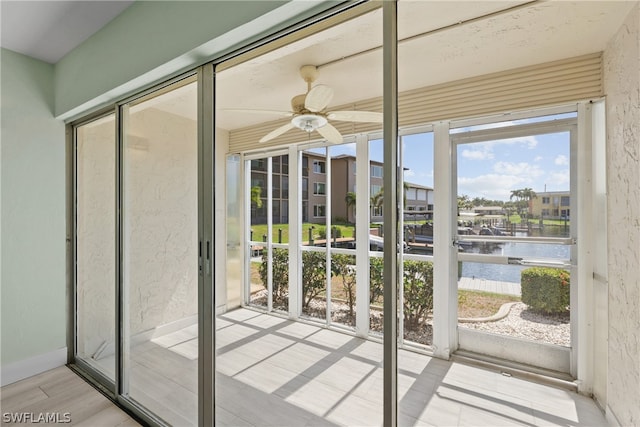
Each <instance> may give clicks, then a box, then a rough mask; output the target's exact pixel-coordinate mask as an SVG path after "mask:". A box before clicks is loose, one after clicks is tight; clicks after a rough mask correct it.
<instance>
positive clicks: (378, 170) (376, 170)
mask: <svg viewBox="0 0 640 427" xmlns="http://www.w3.org/2000/svg"><path fill="white" fill-rule="evenodd" d="M371 176H372V177H373V178H382V166H378V165H371Z"/></svg>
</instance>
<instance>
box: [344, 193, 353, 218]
mask: <svg viewBox="0 0 640 427" xmlns="http://www.w3.org/2000/svg"><path fill="white" fill-rule="evenodd" d="M344 201H345V203H346V204H347V220H349V208H350V207H353V215H354V216H355V214H356V193H354V192H353V191H349V192H348V193H347V195H346V196H345V198H344Z"/></svg>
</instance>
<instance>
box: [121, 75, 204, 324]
mask: <svg viewBox="0 0 640 427" xmlns="http://www.w3.org/2000/svg"><path fill="white" fill-rule="evenodd" d="M185 88H187V90H189V91H195V90H196V87H195V85H194V84H191V85H190V86H188V87H185ZM168 95H172V94H171V93H169V94H168ZM166 96H167V95H162V98H164V97H166ZM156 99H161V98H160V97H159V98H156ZM194 99H195V97H194ZM152 101H154V100H152ZM167 104H170V102H168V103H167ZM143 105H144V104H141V105H140V107H143ZM133 110H134V109H133V108H132V109H131V114H130V116H129V118H128V120H127V122H128V125H129V128H128V130H127V133H128V134H129V135H132V136H134V137H133V138H131V136H130V137H129V138H128V141H127V144H126V146H125V153H124V161H123V169H124V177H123V184H124V185H123V187H124V188H123V192H124V201H123V203H124V207H123V213H124V218H123V222H124V236H123V246H124V260H123V265H124V266H123V269H124V270H123V277H124V281H125V283H126V284H125V286H127V287H128V288H129V307H130V309H129V317H130V333H131V334H132V335H136V334H138V333H141V332H145V331H149V330H152V329H154V328H156V327H158V326H161V325H167V324H169V323H171V322H175V321H178V320H182V319H184V318H188V317H190V316H194V315H197V313H198V179H197V176H198V139H197V127H196V121H195V120H191V119H189V118H186V117H183V116H180V115H177V114H172V113H169V112H165V111H161V110H159V109H157V108H153V107H151V108H147V106H146V105H144V108H142V109H141V110H139V111H136V112H134V111H133Z"/></svg>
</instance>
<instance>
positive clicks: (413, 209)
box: [407, 206, 416, 211]
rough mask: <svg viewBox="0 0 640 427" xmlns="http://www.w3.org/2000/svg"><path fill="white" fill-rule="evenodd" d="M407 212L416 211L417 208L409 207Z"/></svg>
mask: <svg viewBox="0 0 640 427" xmlns="http://www.w3.org/2000/svg"><path fill="white" fill-rule="evenodd" d="M407 210H408V211H415V210H416V207H415V206H407Z"/></svg>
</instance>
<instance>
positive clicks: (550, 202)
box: [453, 119, 576, 372]
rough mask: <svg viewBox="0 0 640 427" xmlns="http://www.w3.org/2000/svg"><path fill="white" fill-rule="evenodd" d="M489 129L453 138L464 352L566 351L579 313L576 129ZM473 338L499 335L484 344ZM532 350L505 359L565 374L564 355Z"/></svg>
mask: <svg viewBox="0 0 640 427" xmlns="http://www.w3.org/2000/svg"><path fill="white" fill-rule="evenodd" d="M564 120H565V121H566V120H567V119H564ZM527 125H528V124H523V125H522V126H527ZM550 126H556V128H555V130H549V129H550ZM560 127H562V126H560ZM487 128H489V129H488V130H487ZM491 128H492V126H491V125H487V126H484V127H482V128H481V129H465V130H458V131H456V132H455V133H454V134H455V135H456V136H455V137H454V138H453V139H454V141H457V142H458V144H457V145H456V165H457V177H456V178H457V204H458V218H457V222H458V233H457V234H458V236H457V241H458V247H459V253H458V327H459V331H460V347H461V348H462V349H464V350H472V351H477V352H480V353H487V354H490V355H494V356H496V355H498V354H499V353H500V350H499V347H500V346H501V345H504V344H499V342H500V340H502V339H512V338H518V339H524V340H527V341H530V342H531V343H546V344H553V345H556V346H560V347H563V348H565V349H568V348H569V347H570V346H571V325H570V316H571V311H572V310H573V309H575V307H573V306H571V304H570V300H571V289H572V286H571V270H572V267H573V266H572V259H573V256H572V248H573V236H575V233H574V229H575V228H574V226H572V224H571V207H572V205H573V203H574V202H575V201H574V200H573V199H575V194H576V193H575V185H574V183H573V180H572V179H571V178H572V162H571V159H572V152H573V151H572V129H573V128H572V127H571V125H570V123H569V122H567V125H566V126H564V130H563V129H558V127H557V125H553V124H548V123H547V124H544V123H542V124H541V125H540V129H541V131H540V132H536V131H535V130H531V131H527V130H525V129H524V128H523V130H522V131H521V132H518V127H517V126H513V125H511V124H509V123H505V124H501V126H500V127H497V126H496V127H494V128H493V129H491ZM534 129H535V128H534ZM474 131H475V132H476V133H475V135H478V136H479V140H474V137H473V135H474ZM465 132H471V133H469V134H467V136H463V135H464V134H465ZM502 132H505V134H504V135H509V136H508V137H505V136H501V133H502ZM470 331H472V333H471V334H470V333H469V332H470ZM477 332H479V333H481V334H491V335H489V336H496V338H492V339H485V340H484V342H483V343H482V344H480V343H479V342H478V341H477V339H476V338H475V337H476V335H474V333H477ZM500 337H503V338H500ZM532 352H535V349H534V348H532V349H531V351H522V348H520V351H519V352H514V354H511V353H510V352H507V353H508V354H503V357H506V358H509V359H513V360H515V361H519V362H522V363H528V364H532V365H536V364H537V366H540V367H544V368H549V369H554V370H557V371H564V372H569V368H570V367H569V353H568V351H554V350H549V351H546V352H542V351H541V352H540V354H539V355H538V356H537V357H536V359H538V360H537V361H536V362H533V358H530V357H529V356H528V354H531V353H532Z"/></svg>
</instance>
